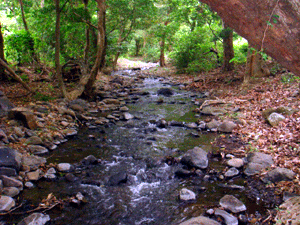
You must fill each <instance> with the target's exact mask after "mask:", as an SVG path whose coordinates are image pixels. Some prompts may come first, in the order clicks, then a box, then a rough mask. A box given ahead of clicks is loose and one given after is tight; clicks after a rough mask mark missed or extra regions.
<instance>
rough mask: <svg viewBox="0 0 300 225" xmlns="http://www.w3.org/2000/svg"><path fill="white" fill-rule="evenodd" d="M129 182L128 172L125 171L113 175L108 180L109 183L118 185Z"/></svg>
mask: <svg viewBox="0 0 300 225" xmlns="http://www.w3.org/2000/svg"><path fill="white" fill-rule="evenodd" d="M126 182H127V173H126V172H125V171H121V172H119V173H117V174H115V175H112V176H111V177H110V178H109V180H108V185H110V186H116V185H119V184H122V183H126Z"/></svg>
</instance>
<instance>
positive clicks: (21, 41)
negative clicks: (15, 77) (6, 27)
mask: <svg viewBox="0 0 300 225" xmlns="http://www.w3.org/2000/svg"><path fill="white" fill-rule="evenodd" d="M33 45H34V39H33V38H32V37H31V36H30V34H29V33H28V32H27V31H25V30H19V31H15V32H14V33H12V34H10V35H8V36H7V37H6V38H5V53H6V58H7V59H8V60H12V61H16V62H17V63H19V64H24V63H30V62H32V60H33V59H32V53H33V49H32V47H33Z"/></svg>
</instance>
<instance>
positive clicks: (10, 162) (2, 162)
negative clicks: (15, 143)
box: [0, 146, 21, 171]
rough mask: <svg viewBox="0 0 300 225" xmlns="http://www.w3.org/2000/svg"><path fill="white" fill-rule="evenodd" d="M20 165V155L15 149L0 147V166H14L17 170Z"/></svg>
mask: <svg viewBox="0 0 300 225" xmlns="http://www.w3.org/2000/svg"><path fill="white" fill-rule="evenodd" d="M20 166H21V155H20V153H18V152H17V151H16V150H14V149H11V148H8V147H4V146H1V147H0V167H9V168H14V169H15V170H17V171H19V169H20Z"/></svg>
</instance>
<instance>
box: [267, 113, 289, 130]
mask: <svg viewBox="0 0 300 225" xmlns="http://www.w3.org/2000/svg"><path fill="white" fill-rule="evenodd" d="M283 120H285V117H284V116H283V115H281V114H279V113H276V112H273V113H272V114H271V115H270V116H269V117H268V118H267V121H268V123H269V124H270V125H271V126H272V127H275V126H277V125H278V124H279V122H280V121H283Z"/></svg>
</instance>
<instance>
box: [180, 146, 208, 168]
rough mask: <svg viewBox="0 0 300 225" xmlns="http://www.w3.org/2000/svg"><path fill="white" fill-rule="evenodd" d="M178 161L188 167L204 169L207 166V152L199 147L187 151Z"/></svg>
mask: <svg viewBox="0 0 300 225" xmlns="http://www.w3.org/2000/svg"><path fill="white" fill-rule="evenodd" d="M180 162H181V163H182V164H183V165H186V166H188V167H195V168H199V169H206V168H207V166H208V158H207V152H206V151H204V150H203V149H201V148H199V147H195V148H193V149H190V150H188V151H187V153H186V154H184V156H183V157H182V159H181V160H180Z"/></svg>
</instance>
